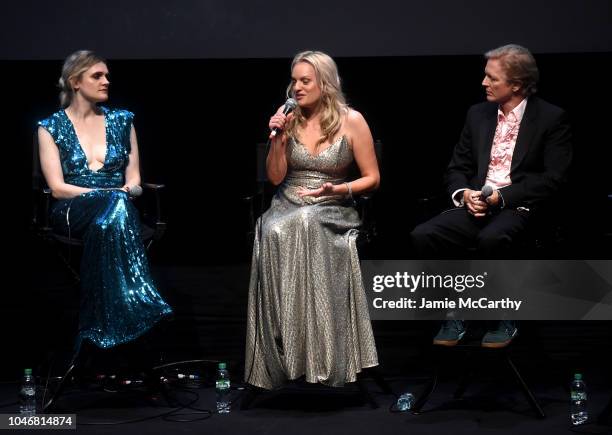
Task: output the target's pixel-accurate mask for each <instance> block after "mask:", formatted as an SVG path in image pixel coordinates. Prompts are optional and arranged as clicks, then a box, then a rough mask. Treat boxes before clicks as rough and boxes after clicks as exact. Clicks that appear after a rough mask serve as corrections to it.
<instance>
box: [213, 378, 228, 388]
mask: <svg viewBox="0 0 612 435" xmlns="http://www.w3.org/2000/svg"><path fill="white" fill-rule="evenodd" d="M215 387H216V388H217V389H218V390H225V389H228V390H229V388H230V381H229V379H219V380H217V382H216V383H215Z"/></svg>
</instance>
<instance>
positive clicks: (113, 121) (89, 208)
mask: <svg viewBox="0 0 612 435" xmlns="http://www.w3.org/2000/svg"><path fill="white" fill-rule="evenodd" d="M101 109H102V111H103V113H104V119H105V128H106V146H107V151H106V158H105V161H104V166H103V167H102V168H100V169H99V170H97V171H93V170H91V169H90V168H89V166H88V164H87V157H86V155H85V152H84V151H83V149H82V148H81V145H80V144H79V141H78V138H77V135H76V131H75V129H74V126H73V125H72V122H71V121H70V119H68V116H67V115H66V112H64V111H63V110H60V111H58V112H56V113H54V114H53V115H51V116H50V117H48V118H46V119H44V120H42V121H39V122H38V125H39V126H41V127H43V128H44V129H46V130H47V131H48V132H49V133H50V134H51V136H52V137H53V140H54V141H55V144H56V145H57V147H58V148H59V154H60V160H61V165H62V172H63V174H64V181H65V182H66V183H69V184H73V185H75V186H81V187H88V188H120V187H121V186H123V184H124V178H125V168H126V167H127V165H128V161H129V154H130V149H131V146H130V131H131V126H132V120H133V118H134V115H133V114H132V113H131V112H128V111H127V110H114V109H107V108H105V107H102V108H101ZM51 222H52V225H53V227H54V229H55V230H56V231H59V232H61V233H63V234H65V235H67V236H69V237H78V238H80V239H82V240H83V242H84V249H83V257H82V260H81V270H80V275H81V308H80V313H79V332H78V337H77V343H76V346H77V349H78V348H79V347H80V345H81V343H82V342H83V340H85V339H89V340H91V341H92V342H93V343H94V344H95V345H97V346H98V347H101V348H110V347H113V346H117V345H119V344H123V343H126V342H128V341H131V340H133V339H135V338H137V337H139V336H140V335H142V334H144V333H145V332H146V331H147V330H149V329H150V328H151V327H152V326H153V325H154V324H155V323H157V322H158V321H159V320H160V319H162V318H163V317H164V316H167V315H169V314H171V313H172V309H171V308H170V306H169V305H168V304H167V303H166V302H165V301H164V300H163V299H162V297H161V296H160V295H159V293H158V292H157V290H156V288H155V285H154V284H153V281H152V278H151V274H150V271H149V265H148V262H147V258H146V255H145V250H144V246H143V244H142V240H141V238H140V223H139V220H138V212H137V210H136V209H135V208H134V205H133V204H132V202H131V201H130V199H129V197H128V194H127V193H126V192H124V191H120V190H94V191H92V192H89V193H85V194H82V195H79V196H77V197H75V198H71V199H66V200H58V201H56V202H55V203H54V205H53V208H52V212H51Z"/></svg>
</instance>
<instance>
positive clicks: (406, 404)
mask: <svg viewBox="0 0 612 435" xmlns="http://www.w3.org/2000/svg"><path fill="white" fill-rule="evenodd" d="M412 405H414V395H413V394H412V393H404V394H402V395H401V396H399V399H397V409H398V410H399V411H408V410H409V409H410V408H412Z"/></svg>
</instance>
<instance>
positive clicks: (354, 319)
mask: <svg viewBox="0 0 612 435" xmlns="http://www.w3.org/2000/svg"><path fill="white" fill-rule="evenodd" d="M352 162H353V153H352V149H351V147H350V145H349V143H348V141H347V140H346V138H345V137H344V136H342V137H340V138H339V139H338V140H336V141H335V142H334V143H333V144H332V145H331V146H329V147H328V148H326V149H324V150H323V151H322V152H321V153H320V154H319V155H317V156H314V155H311V154H310V153H309V152H308V150H307V149H306V147H304V146H303V145H302V144H301V143H299V142H298V141H297V140H295V139H293V138H289V140H288V142H287V163H288V173H287V176H286V178H285V180H284V182H283V184H282V185H281V186H280V187H279V189H278V191H277V193H276V195H275V197H274V199H273V200H272V205H271V206H270V209H269V210H268V211H266V213H264V214H263V216H262V217H261V218H260V220H259V221H258V224H257V228H256V234H255V245H254V250H253V260H252V261H253V262H252V266H251V281H250V289H249V306H248V319H247V342H246V360H245V380H246V382H248V383H250V384H252V385H255V386H258V387H262V388H266V389H272V388H276V387H279V386H280V385H281V384H282V383H283V382H284V381H285V380H287V379H297V378H299V377H301V376H305V379H306V381H307V382H312V383H316V382H320V383H323V384H326V385H330V386H342V385H343V384H344V383H345V382H354V381H355V380H356V375H357V373H359V372H360V371H361V369H362V368H366V367H372V366H375V365H377V364H378V358H377V354H376V346H375V343H374V336H373V334H372V327H371V324H370V317H369V314H368V308H367V301H366V296H365V290H364V288H363V281H362V278H361V270H360V267H359V258H358V255H357V247H356V245H355V239H356V238H357V228H358V226H359V223H360V222H359V216H358V214H357V212H356V210H355V209H354V208H353V207H352V206H351V205H350V204H347V203H346V201H345V200H344V199H343V198H341V197H338V196H323V197H318V198H313V197H304V198H301V197H300V196H299V195H298V194H297V189H298V187H300V186H303V187H306V188H311V189H314V188H318V187H320V186H321V184H323V183H325V182H331V183H333V184H338V183H341V182H343V181H344V180H345V177H346V175H347V172H348V170H349V168H350V166H351V164H352Z"/></svg>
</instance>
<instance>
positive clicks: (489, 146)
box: [411, 44, 572, 347]
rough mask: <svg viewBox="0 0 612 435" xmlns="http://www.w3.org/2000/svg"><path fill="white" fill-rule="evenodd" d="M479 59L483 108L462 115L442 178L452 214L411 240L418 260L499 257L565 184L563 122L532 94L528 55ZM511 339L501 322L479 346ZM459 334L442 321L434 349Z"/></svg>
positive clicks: (505, 50) (514, 52)
mask: <svg viewBox="0 0 612 435" xmlns="http://www.w3.org/2000/svg"><path fill="white" fill-rule="evenodd" d="M485 57H486V59H487V64H486V67H485V77H484V79H483V81H482V86H483V87H484V88H485V91H486V94H487V102H485V103H480V104H476V105H475V106H472V107H471V108H470V109H469V111H468V113H467V117H466V121H465V125H464V127H463V131H462V133H461V137H460V139H459V142H458V143H457V145H456V146H455V149H454V152H453V156H452V158H451V161H450V164H449V166H448V169H447V173H446V183H447V187H448V193H449V194H450V195H451V199H452V201H453V203H454V204H455V206H456V208H454V209H451V210H447V211H445V212H443V213H442V214H440V215H438V216H436V217H434V218H433V219H431V220H429V221H427V222H425V223H423V224H421V225H419V226H417V227H416V228H415V229H414V231H413V232H412V233H411V238H412V242H413V245H414V248H415V250H416V252H417V253H419V254H420V255H422V256H428V257H431V258H435V257H441V256H442V257H448V256H449V254H450V253H457V252H458V251H460V250H462V249H466V248H469V247H475V248H476V249H477V252H478V253H479V254H480V255H481V256H485V257H486V258H490V257H498V258H499V257H503V256H504V255H505V254H507V253H508V251H509V249H510V247H511V245H512V243H513V242H514V241H515V240H516V238H517V237H518V236H519V235H520V234H521V232H523V231H524V230H525V228H526V226H527V224H528V222H529V219H530V217H531V216H532V215H533V213H534V212H535V211H536V210H537V209H538V207H540V206H541V205H542V204H544V203H545V202H546V201H547V200H548V199H550V198H551V197H553V196H554V195H555V193H557V192H558V190H559V188H560V186H561V185H562V184H563V183H564V182H565V180H566V176H567V172H568V168H569V166H570V163H571V159H572V145H571V132H570V127H569V124H568V120H567V115H566V113H565V112H564V111H563V109H561V108H559V107H556V106H553V105H552V104H549V103H547V102H545V101H544V100H542V99H540V98H538V97H536V96H535V95H534V93H535V91H536V84H537V81H538V78H539V72H538V68H537V65H536V62H535V59H534V58H533V56H532V54H531V53H530V52H529V50H527V49H526V48H524V47H521V46H519V45H514V44H512V45H505V46H502V47H499V48H496V49H494V50H491V51H489V52H487V53H486V54H485ZM485 185H486V186H490V187H487V188H484V186H485ZM487 191H488V192H491V193H490V195H489V196H487ZM516 332H517V330H516V326H515V325H514V323H513V322H509V321H502V322H500V323H499V324H498V326H497V329H495V330H492V331H489V332H487V334H486V335H485V337H484V338H483V341H482V345H483V346H484V347H504V346H506V345H508V344H509V343H510V341H511V340H512V338H513V337H514V336H515V335H516ZM464 333H465V328H464V327H463V323H462V322H460V321H447V322H445V323H444V325H443V326H442V329H441V330H440V332H439V333H438V335H437V336H436V338H435V339H434V343H435V344H440V345H446V346H452V345H455V344H457V342H458V341H459V340H460V339H461V337H463V334H464Z"/></svg>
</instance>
